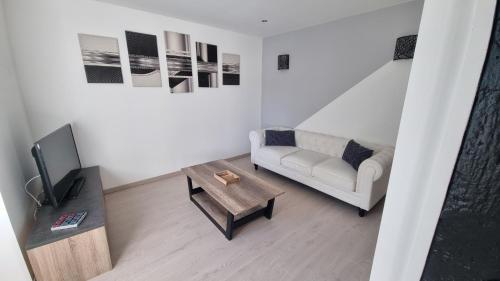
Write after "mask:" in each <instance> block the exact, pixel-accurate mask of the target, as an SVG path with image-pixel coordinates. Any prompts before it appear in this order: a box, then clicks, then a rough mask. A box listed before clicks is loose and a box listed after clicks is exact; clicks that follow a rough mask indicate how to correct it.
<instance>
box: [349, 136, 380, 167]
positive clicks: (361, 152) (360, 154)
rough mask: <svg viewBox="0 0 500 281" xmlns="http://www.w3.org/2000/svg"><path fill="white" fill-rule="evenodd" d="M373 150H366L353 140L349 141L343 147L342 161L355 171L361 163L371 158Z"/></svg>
mask: <svg viewBox="0 0 500 281" xmlns="http://www.w3.org/2000/svg"><path fill="white" fill-rule="evenodd" d="M372 155H373V150H371V149H368V148H366V147H364V146H362V145H360V144H359V143H357V142H355V141H354V140H350V141H349V142H348V143H347V146H346V147H345V150H344V154H342V160H344V161H346V162H347V163H349V164H350V165H351V166H352V167H353V168H354V169H355V170H356V171H357V170H358V168H359V165H361V162H363V161H365V160H366V159H368V158H370V157H372Z"/></svg>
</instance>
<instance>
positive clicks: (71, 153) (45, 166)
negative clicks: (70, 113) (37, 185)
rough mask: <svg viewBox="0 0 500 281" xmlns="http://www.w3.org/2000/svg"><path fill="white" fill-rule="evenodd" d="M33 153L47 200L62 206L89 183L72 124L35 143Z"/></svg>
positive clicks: (55, 206) (56, 205) (53, 204)
mask: <svg viewBox="0 0 500 281" xmlns="http://www.w3.org/2000/svg"><path fill="white" fill-rule="evenodd" d="M31 153H32V154H33V157H34V158H35V162H36V164H37V166H38V171H39V172H40V177H41V179H42V183H43V191H44V194H45V203H47V204H52V206H54V208H58V207H59V206H60V205H61V203H62V202H63V201H64V199H66V198H68V197H76V196H78V193H79V192H80V189H81V188H82V186H83V183H84V182H85V178H84V177H82V176H81V174H80V171H81V168H82V166H81V163H80V157H79V155H78V150H77V148H76V143H75V139H74V137H73V131H72V129H71V125H70V124H66V125H64V126H63V127H61V128H59V129H57V130H56V131H54V132H52V133H51V134H49V135H48V136H46V137H44V138H42V139H40V140H39V141H37V142H35V144H34V146H33V148H32V149H31Z"/></svg>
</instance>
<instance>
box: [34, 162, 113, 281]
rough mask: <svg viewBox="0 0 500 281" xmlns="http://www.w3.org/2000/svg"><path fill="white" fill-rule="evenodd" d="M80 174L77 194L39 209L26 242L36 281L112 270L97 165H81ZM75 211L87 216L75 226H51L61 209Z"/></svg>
mask: <svg viewBox="0 0 500 281" xmlns="http://www.w3.org/2000/svg"><path fill="white" fill-rule="evenodd" d="M80 175H81V176H83V177H85V183H84V184H83V187H82V189H81V191H80V193H79V195H78V197H77V198H74V199H69V200H66V201H64V202H63V203H62V205H61V206H60V207H59V208H57V209H55V208H53V207H52V206H49V205H47V206H42V207H41V208H40V209H39V210H38V213H37V220H36V221H35V222H34V224H33V228H32V230H31V233H30V235H29V237H28V241H27V243H26V246H25V248H26V251H27V253H28V258H29V260H30V263H31V266H32V268H33V272H34V273H35V276H36V279H37V280H38V281H43V280H50V281H55V280H87V279H90V278H92V277H94V276H97V275H99V274H101V273H104V272H106V271H108V270H111V259H110V255H109V247H108V239H107V235H106V225H105V223H106V210H105V207H104V195H103V191H102V184H101V176H100V171H99V166H94V167H90V168H83V169H82V170H81V172H80ZM78 211H87V216H86V218H85V219H84V220H83V221H82V223H81V224H80V225H79V226H78V227H77V228H74V229H67V230H59V231H54V232H52V231H51V230H50V226H51V225H52V223H53V222H55V221H56V220H57V219H58V218H59V217H60V216H61V215H62V214H63V213H69V212H78Z"/></svg>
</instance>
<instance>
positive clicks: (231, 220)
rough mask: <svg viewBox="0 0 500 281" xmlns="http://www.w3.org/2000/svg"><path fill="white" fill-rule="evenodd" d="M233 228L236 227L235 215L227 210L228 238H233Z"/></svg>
mask: <svg viewBox="0 0 500 281" xmlns="http://www.w3.org/2000/svg"><path fill="white" fill-rule="evenodd" d="M233 228H234V215H233V214H231V213H230V212H227V224H226V233H225V234H226V238H227V240H231V239H233Z"/></svg>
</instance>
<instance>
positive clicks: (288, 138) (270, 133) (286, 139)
mask: <svg viewBox="0 0 500 281" xmlns="http://www.w3.org/2000/svg"><path fill="white" fill-rule="evenodd" d="M265 135H266V146H271V145H273V146H275V145H279V146H296V145H295V131H292V130H286V131H276V130H266V133H265Z"/></svg>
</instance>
